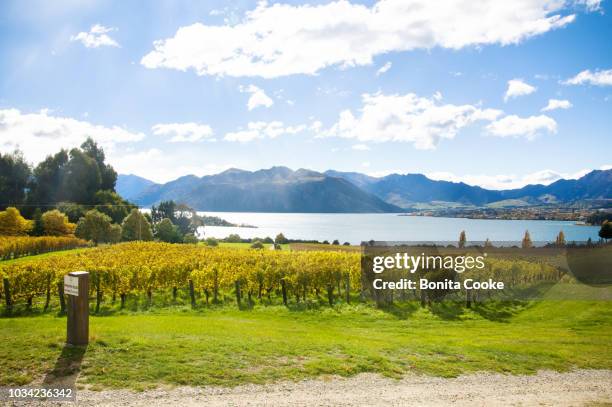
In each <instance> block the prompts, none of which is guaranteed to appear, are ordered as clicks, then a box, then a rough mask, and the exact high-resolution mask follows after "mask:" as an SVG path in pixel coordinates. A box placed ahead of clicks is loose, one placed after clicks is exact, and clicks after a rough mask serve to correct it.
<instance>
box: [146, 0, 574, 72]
mask: <svg viewBox="0 0 612 407" xmlns="http://www.w3.org/2000/svg"><path fill="white" fill-rule="evenodd" d="M580 1H581V0H579V1H578V3H579V2H580ZM576 4H577V2H576V1H572V0H569V1H567V2H566V1H559V0H521V1H513V2H509V1H498V0H484V1H480V2H478V5H477V6H475V7H476V8H475V7H466V6H465V4H464V2H459V1H453V0H445V1H429V0H411V1H406V0H380V1H378V2H377V3H376V4H374V5H373V6H372V7H368V6H366V5H362V4H353V3H351V2H349V1H347V0H337V1H332V2H329V3H326V4H320V5H308V4H306V5H290V4H281V3H275V4H268V3H267V2H266V1H261V2H259V3H258V5H257V7H256V8H255V9H254V10H252V11H249V12H247V13H246V15H245V16H244V17H243V19H242V20H241V21H239V22H237V23H225V24H224V25H207V24H202V23H195V24H192V25H188V26H183V27H180V28H179V29H178V30H177V31H176V33H175V34H174V36H173V37H170V38H167V39H163V40H158V41H155V42H154V44H153V47H154V49H153V50H152V51H151V52H149V53H148V54H146V55H145V56H144V57H143V58H142V59H141V63H142V64H143V65H144V66H145V67H147V68H170V69H177V70H180V71H185V70H188V69H193V70H195V71H196V72H197V74H199V75H218V76H223V75H227V76H235V77H239V76H261V77H265V78H274V77H279V76H285V75H292V74H310V75H313V74H316V73H317V72H318V71H320V70H321V69H324V68H326V67H329V66H340V67H350V66H357V65H369V64H371V63H372V61H373V58H374V57H375V56H377V55H381V54H385V53H388V52H397V51H409V50H415V49H431V48H434V47H441V48H448V49H461V48H464V47H468V46H483V45H488V44H500V45H508V44H517V43H520V42H521V41H523V40H525V39H527V38H530V37H533V36H536V35H539V34H543V33H546V32H548V31H550V30H553V29H557V28H560V27H564V26H565V25H567V24H569V23H571V22H572V21H574V19H575V14H573V12H568V11H566V10H567V8H568V7H574V6H575V5H576Z"/></svg>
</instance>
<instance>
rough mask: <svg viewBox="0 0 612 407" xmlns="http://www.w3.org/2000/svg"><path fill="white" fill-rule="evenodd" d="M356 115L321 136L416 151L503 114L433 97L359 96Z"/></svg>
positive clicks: (348, 115)
mask: <svg viewBox="0 0 612 407" xmlns="http://www.w3.org/2000/svg"><path fill="white" fill-rule="evenodd" d="M362 102H363V106H362V108H361V109H360V113H359V115H358V116H355V115H354V114H353V113H352V112H351V111H350V110H345V111H343V112H341V113H340V117H339V119H338V121H337V122H336V123H335V124H334V125H333V126H332V127H331V128H329V129H328V130H325V131H322V132H321V134H320V135H321V136H328V137H344V138H354V139H357V140H359V141H363V142H368V141H370V142H383V141H403V142H410V143H413V144H414V146H415V147H416V148H418V149H433V148H435V147H436V145H437V144H438V142H439V141H440V140H441V139H444V138H445V139H452V138H454V137H455V135H456V134H457V133H458V132H459V130H461V129H462V128H464V127H466V126H468V125H470V124H472V123H474V122H476V121H479V120H489V121H491V120H495V119H496V118H497V117H498V116H499V115H500V114H501V113H502V112H501V111H499V110H495V109H481V108H479V107H476V106H472V105H452V104H440V103H438V102H437V100H436V98H435V97H433V98H431V99H428V98H424V97H419V96H417V95H415V94H414V93H408V94H406V95H383V94H380V93H376V94H373V95H371V94H364V95H362Z"/></svg>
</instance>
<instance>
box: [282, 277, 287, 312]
mask: <svg viewBox="0 0 612 407" xmlns="http://www.w3.org/2000/svg"><path fill="white" fill-rule="evenodd" d="M281 289H282V291H283V304H285V307H286V306H287V283H286V282H285V279H282V280H281Z"/></svg>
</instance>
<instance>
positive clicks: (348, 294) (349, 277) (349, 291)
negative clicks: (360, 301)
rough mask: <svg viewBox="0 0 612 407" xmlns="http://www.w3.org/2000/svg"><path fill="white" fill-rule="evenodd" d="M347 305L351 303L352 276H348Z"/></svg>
mask: <svg viewBox="0 0 612 407" xmlns="http://www.w3.org/2000/svg"><path fill="white" fill-rule="evenodd" d="M345 278H346V303H347V304H350V303H351V276H349V275H348V273H347V274H346V277H345Z"/></svg>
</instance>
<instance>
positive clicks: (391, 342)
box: [0, 301, 612, 389]
mask: <svg viewBox="0 0 612 407" xmlns="http://www.w3.org/2000/svg"><path fill="white" fill-rule="evenodd" d="M65 324H66V320H65V317H58V316H56V315H55V314H51V313H47V314H33V315H30V316H21V317H13V318H0V344H2V345H1V346H0V360H2V364H3V368H2V369H0V385H6V384H25V383H28V382H30V381H31V380H33V379H40V378H42V377H45V375H48V376H47V379H49V378H50V377H54V376H63V375H70V374H71V373H74V372H76V371H80V372H81V376H80V379H79V382H78V384H79V385H80V386H82V385H90V386H91V387H92V388H94V389H95V388H105V387H113V388H118V387H128V388H133V389H144V388H149V387H155V386H158V385H162V384H170V385H205V384H218V385H235V384H239V383H245V382H254V383H259V382H268V381H273V380H278V379H301V378H306V377H316V376H321V375H331V374H338V375H343V376H348V375H353V374H357V373H360V372H379V373H381V374H383V375H386V376H391V377H399V376H400V375H402V374H404V373H406V372H416V373H424V374H430V375H439V376H456V375H459V374H461V373H467V372H475V371H495V372H504V373H513V374H523V373H533V372H535V371H537V370H539V369H554V370H560V371H563V370H568V369H571V368H607V369H610V368H612V352H610V338H611V337H612V303H610V302H606V301H600V302H587V301H576V302H569V301H547V302H539V303H533V304H531V305H527V304H522V305H518V304H515V305H510V304H506V305H502V304H497V305H493V304H488V305H487V304H485V305H478V306H476V307H475V308H474V309H472V310H468V309H465V308H462V307H459V306H457V305H455V304H434V305H433V306H432V307H431V309H427V308H424V309H423V308H420V307H419V306H418V305H417V304H411V303H408V304H402V306H401V307H400V306H398V307H397V308H391V309H386V310H379V309H375V308H373V307H372V306H370V305H366V304H357V305H346V304H344V305H340V306H337V307H334V308H323V307H322V308H317V309H310V310H307V309H296V308H286V307H283V306H276V305H272V306H268V307H266V306H263V305H257V306H255V308H253V309H250V310H242V311H240V310H237V309H236V308H235V307H229V306H224V307H218V308H214V307H213V308H201V309H197V310H191V309H189V308H187V307H185V306H181V305H177V306H174V307H170V308H152V309H149V310H148V311H142V310H140V311H113V312H108V313H107V314H106V315H105V316H92V317H91V343H90V345H89V347H88V348H87V349H86V350H83V349H79V348H65V347H64V344H63V341H64V339H65Z"/></svg>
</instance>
